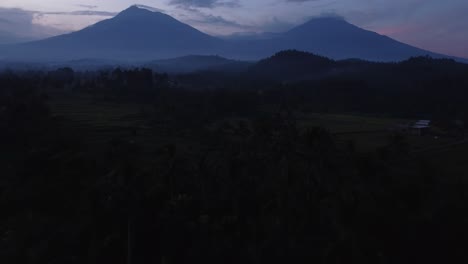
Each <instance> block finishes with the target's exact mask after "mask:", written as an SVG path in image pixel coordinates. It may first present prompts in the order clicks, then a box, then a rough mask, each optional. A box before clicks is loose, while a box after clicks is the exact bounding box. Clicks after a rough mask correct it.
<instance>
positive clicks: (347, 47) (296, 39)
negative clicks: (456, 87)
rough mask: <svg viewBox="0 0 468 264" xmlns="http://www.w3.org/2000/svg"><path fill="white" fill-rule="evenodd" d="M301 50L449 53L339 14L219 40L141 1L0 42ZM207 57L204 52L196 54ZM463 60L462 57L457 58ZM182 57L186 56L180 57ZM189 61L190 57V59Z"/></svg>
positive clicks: (68, 51) (174, 53) (95, 51)
mask: <svg viewBox="0 0 468 264" xmlns="http://www.w3.org/2000/svg"><path fill="white" fill-rule="evenodd" d="M291 49H295V50H301V51H305V52H311V53H314V54H319V55H321V56H326V57H329V58H331V59H335V60H341V59H349V58H359V59H364V60H371V61H401V60H405V59H408V58H409V57H415V56H424V55H430V56H432V57H435V58H443V57H445V58H450V57H449V56H444V55H440V54H436V53H433V52H429V51H425V50H422V49H419V48H416V47H412V46H410V45H407V44H404V43H401V42H398V41H396V40H393V39H391V38H389V37H387V36H383V35H379V34H377V33H375V32H371V31H367V30H364V29H362V28H359V27H357V26H354V25H352V24H350V23H348V22H346V21H345V20H343V19H339V18H330V17H329V18H315V19H312V20H310V21H308V22H307V23H304V24H303V25H300V26H298V27H295V28H293V29H291V30H289V31H287V32H283V33H275V34H263V35H261V37H247V38H241V39H239V38H238V39H235V40H233V39H231V40H228V39H225V40H221V39H218V38H215V37H212V36H210V35H207V34H205V33H203V32H200V31H198V30H197V29H195V28H193V27H191V26H189V25H187V24H184V23H182V22H179V21H178V20H176V19H174V18H172V17H170V16H168V15H166V14H163V13H160V12H157V11H154V10H148V9H147V8H144V7H140V6H132V7H130V8H128V9H127V10H124V11H123V12H121V13H120V14H118V15H117V16H116V17H114V18H111V19H108V20H105V21H101V22H99V23H97V24H95V25H93V26H90V27H88V28H85V29H83V30H80V31H78V32H74V33H71V34H66V35H61V36H57V37H53V38H49V39H45V40H41V41H35V42H30V43H24V44H17V45H11V46H8V47H6V48H1V47H0V59H3V60H16V61H70V60H80V59H98V60H101V59H104V60H119V61H131V62H134V61H149V60H160V59H168V58H177V57H183V56H187V55H220V56H223V57H226V58H232V59H238V60H259V59H262V58H266V57H269V56H271V55H272V54H275V53H277V52H280V51H282V50H291ZM198 59H201V60H206V58H201V57H200V58H198ZM455 59H457V60H459V61H463V62H465V63H466V62H467V60H465V59H459V58H455ZM184 61H185V62H186V60H184ZM192 64H193V62H192Z"/></svg>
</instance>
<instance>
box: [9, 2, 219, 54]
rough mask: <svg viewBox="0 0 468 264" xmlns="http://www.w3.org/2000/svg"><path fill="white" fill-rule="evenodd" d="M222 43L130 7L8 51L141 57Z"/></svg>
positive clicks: (201, 49)
mask: <svg viewBox="0 0 468 264" xmlns="http://www.w3.org/2000/svg"><path fill="white" fill-rule="evenodd" d="M221 42H222V41H221V40H218V39H216V38H214V37H211V36H209V35H207V34H204V33H202V32H200V31H198V30H196V29H195V28H192V27H190V26H189V25H186V24H183V23H181V22H179V21H178V20H176V19H174V18H172V17H171V16H168V15H166V14H163V13H159V12H152V11H149V10H147V9H144V8H140V7H138V6H132V7H130V8H128V9H127V10H125V11H123V12H121V13H120V14H119V15H117V16H116V17H114V18H111V19H108V20H104V21H101V22H99V23H97V24H95V25H92V26H90V27H87V28H85V29H83V30H80V31H78V32H74V33H71V34H66V35H61V36H57V37H53V38H49V39H46V40H42V41H36V42H31V43H26V44H22V45H17V46H14V47H12V48H11V49H10V50H9V52H10V57H11V58H15V59H37V60H40V59H49V60H50V59H53V60H60V59H66V60H70V59H82V58H99V59H115V58H119V59H121V60H142V59H148V58H164V57H166V58H170V57H176V56H180V54H209V53H211V52H212V50H214V49H215V48H216V47H217V46H219V45H220V44H221Z"/></svg>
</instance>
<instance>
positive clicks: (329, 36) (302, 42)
mask: <svg viewBox="0 0 468 264" xmlns="http://www.w3.org/2000/svg"><path fill="white" fill-rule="evenodd" d="M236 45H237V46H238V47H239V49H238V50H239V54H240V56H241V57H242V59H259V58H262V57H267V56H271V54H274V53H276V52H279V51H281V50H287V49H296V50H302V51H307V52H312V53H315V54H320V55H322V56H326V57H329V58H333V59H347V58H360V59H365V60H373V61H399V60H404V59H407V58H409V57H411V56H423V55H430V56H434V57H443V55H439V54H435V53H433V52H430V51H425V50H422V49H419V48H415V47H412V46H410V45H407V44H404V43H401V42H398V41H396V40H393V39H391V38H389V37H387V36H383V35H379V34H377V33H375V32H372V31H368V30H364V29H362V28H359V27H357V26H354V25H352V24H350V23H348V22H346V21H345V20H343V19H340V18H332V17H325V18H315V19H312V20H310V21H308V22H307V23H305V24H302V25H300V26H297V27H295V28H293V29H291V30H289V31H287V32H284V33H282V34H278V35H276V36H275V37H274V38H270V39H262V40H255V39H252V40H246V41H243V42H240V41H238V42H237V44H236Z"/></svg>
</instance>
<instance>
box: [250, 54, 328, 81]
mask: <svg viewBox="0 0 468 264" xmlns="http://www.w3.org/2000/svg"><path fill="white" fill-rule="evenodd" d="M334 67H336V62H335V61H334V60H331V59H329V58H326V57H322V56H317V55H315V54H312V53H308V52H302V51H297V50H286V51H281V52H278V53H276V54H275V55H273V56H271V57H269V58H266V59H263V60H260V61H259V62H258V63H256V64H255V65H253V66H252V67H250V69H249V74H250V75H251V76H255V77H256V78H266V79H272V78H273V79H277V80H299V79H314V78H316V77H323V76H324V75H326V74H330V73H332V72H333V70H334Z"/></svg>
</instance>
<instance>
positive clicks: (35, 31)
mask: <svg viewBox="0 0 468 264" xmlns="http://www.w3.org/2000/svg"><path fill="white" fill-rule="evenodd" d="M0 17H1V19H0V35H1V38H0V42H1V43H3V44H5V43H15V42H23V41H30V40H36V39H41V38H46V37H50V36H54V35H57V34H61V33H63V31H61V30H59V29H56V28H53V27H48V26H44V25H37V24H35V23H33V21H34V19H35V13H34V12H31V11H27V10H23V9H20V8H0Z"/></svg>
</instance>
